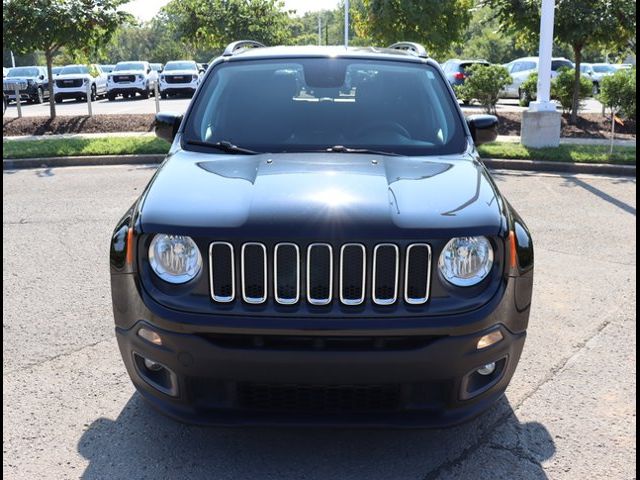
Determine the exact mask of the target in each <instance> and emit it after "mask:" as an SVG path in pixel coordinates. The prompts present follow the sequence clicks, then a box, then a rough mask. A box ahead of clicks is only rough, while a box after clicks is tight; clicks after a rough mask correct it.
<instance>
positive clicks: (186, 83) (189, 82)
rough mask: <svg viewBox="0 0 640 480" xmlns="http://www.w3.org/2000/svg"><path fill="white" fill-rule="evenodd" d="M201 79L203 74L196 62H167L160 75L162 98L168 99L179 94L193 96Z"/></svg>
mask: <svg viewBox="0 0 640 480" xmlns="http://www.w3.org/2000/svg"><path fill="white" fill-rule="evenodd" d="M201 77H202V73H201V70H200V69H199V68H198V64H197V63H196V62H193V61H190V60H180V61H173V62H167V64H166V65H165V66H164V70H163V71H162V73H161V74H160V96H161V97H162V98H167V97H168V96H169V95H177V94H188V95H193V94H194V93H195V91H196V88H198V85H199V83H200V78H201Z"/></svg>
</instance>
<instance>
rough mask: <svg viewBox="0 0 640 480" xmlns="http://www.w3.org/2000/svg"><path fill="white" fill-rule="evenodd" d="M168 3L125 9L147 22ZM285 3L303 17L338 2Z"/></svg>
mask: <svg viewBox="0 0 640 480" xmlns="http://www.w3.org/2000/svg"><path fill="white" fill-rule="evenodd" d="M167 3H169V0H132V1H131V2H129V3H128V4H127V5H125V6H124V7H123V8H124V10H126V11H127V12H129V13H132V14H133V15H135V16H136V17H138V18H139V19H140V20H143V21H147V20H151V18H152V17H153V16H154V15H155V14H156V13H158V10H160V9H161V8H162V7H163V6H165V5H166V4H167ZM284 3H285V6H286V8H287V9H288V10H296V12H297V13H298V15H301V14H303V13H305V12H313V11H316V10H325V9H331V8H334V7H335V6H336V5H337V4H338V0H284Z"/></svg>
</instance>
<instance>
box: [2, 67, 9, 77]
mask: <svg viewBox="0 0 640 480" xmlns="http://www.w3.org/2000/svg"><path fill="white" fill-rule="evenodd" d="M8 71H9V69H8V68H6V67H2V78H4V77H6V76H7V72H8Z"/></svg>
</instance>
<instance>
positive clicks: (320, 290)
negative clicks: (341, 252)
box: [307, 243, 333, 305]
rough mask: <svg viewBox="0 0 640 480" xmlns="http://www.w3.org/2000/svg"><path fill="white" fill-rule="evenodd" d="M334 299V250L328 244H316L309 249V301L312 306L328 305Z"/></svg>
mask: <svg viewBox="0 0 640 480" xmlns="http://www.w3.org/2000/svg"><path fill="white" fill-rule="evenodd" d="M332 297H333V249H332V248H331V245H328V244H326V243H314V244H312V245H309V248H308V249H307V300H308V301H309V303H311V304H312V305H327V304H329V303H331V298H332Z"/></svg>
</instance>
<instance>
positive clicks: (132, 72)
mask: <svg viewBox="0 0 640 480" xmlns="http://www.w3.org/2000/svg"><path fill="white" fill-rule="evenodd" d="M119 75H145V72H144V71H142V70H119V71H117V72H111V73H110V74H109V76H110V77H113V76H119Z"/></svg>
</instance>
